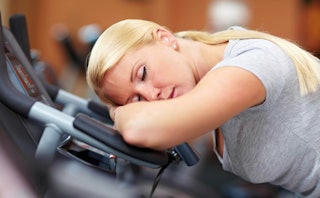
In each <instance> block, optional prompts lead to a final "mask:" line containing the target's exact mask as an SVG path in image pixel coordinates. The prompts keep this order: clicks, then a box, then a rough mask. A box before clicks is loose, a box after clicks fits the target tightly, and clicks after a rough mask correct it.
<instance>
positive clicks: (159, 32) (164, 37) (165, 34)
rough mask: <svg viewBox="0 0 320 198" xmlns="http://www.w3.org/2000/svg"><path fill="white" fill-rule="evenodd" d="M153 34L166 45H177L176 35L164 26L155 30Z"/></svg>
mask: <svg viewBox="0 0 320 198" xmlns="http://www.w3.org/2000/svg"><path fill="white" fill-rule="evenodd" d="M153 34H154V37H155V38H156V39H157V40H158V41H160V42H162V43H163V44H165V45H168V46H170V47H172V46H176V45H177V41H176V38H175V36H174V35H173V34H172V33H171V32H170V31H169V30H167V29H165V28H162V27H159V28H156V29H155V30H154V31H153Z"/></svg>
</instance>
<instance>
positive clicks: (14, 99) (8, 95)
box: [0, 16, 36, 117]
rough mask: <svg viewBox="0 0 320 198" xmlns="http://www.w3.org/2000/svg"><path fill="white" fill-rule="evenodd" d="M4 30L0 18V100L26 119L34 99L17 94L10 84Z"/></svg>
mask: <svg viewBox="0 0 320 198" xmlns="http://www.w3.org/2000/svg"><path fill="white" fill-rule="evenodd" d="M3 31H4V28H3V26H2V22H1V16H0V93H1V94H0V100H1V102H3V103H4V104H6V105H7V106H8V107H9V108H11V109H12V110H14V111H16V112H18V113H20V114H21V115H22V116H25V117H28V113H29V110H30V108H31V107H32V105H33V104H34V103H35V102H36V99H34V98H31V97H28V96H26V95H24V94H22V93H21V92H19V91H18V90H17V89H16V88H15V87H14V86H13V84H12V83H11V81H10V79H9V75H8V71H7V64H6V57H5V48H4V41H5V38H4V33H3Z"/></svg>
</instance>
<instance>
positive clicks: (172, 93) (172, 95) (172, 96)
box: [169, 88, 175, 99]
mask: <svg viewBox="0 0 320 198" xmlns="http://www.w3.org/2000/svg"><path fill="white" fill-rule="evenodd" d="M174 97H175V88H173V89H172V92H171V94H170V96H169V99H172V98H174Z"/></svg>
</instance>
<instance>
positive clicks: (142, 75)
mask: <svg viewBox="0 0 320 198" xmlns="http://www.w3.org/2000/svg"><path fill="white" fill-rule="evenodd" d="M146 76H147V68H146V66H142V67H140V68H139V71H138V74H137V77H138V79H140V80H141V81H144V80H145V78H146Z"/></svg>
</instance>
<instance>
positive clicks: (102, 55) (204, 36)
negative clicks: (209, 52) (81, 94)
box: [87, 19, 320, 102]
mask: <svg viewBox="0 0 320 198" xmlns="http://www.w3.org/2000/svg"><path fill="white" fill-rule="evenodd" d="M157 27H161V26H160V25H158V24H156V23H153V22H150V21H145V20H138V19H127V20H123V21H120V22H118V23H116V24H114V25H112V26H110V27H109V28H108V29H107V30H106V31H105V32H104V33H103V34H102V35H101V36H100V37H99V39H98V40H97V42H96V44H95V46H94V47H93V49H92V51H91V57H90V59H89V64H88V70H87V81H88V84H89V86H90V87H91V88H92V89H93V90H94V91H95V92H96V93H97V95H98V96H99V97H100V98H101V99H102V100H103V101H105V102H110V101H109V100H108V99H107V98H106V97H105V96H104V95H103V93H102V91H101V89H102V86H103V85H102V81H103V77H104V74H105V72H106V71H107V70H108V69H109V68H111V67H113V66H114V65H115V64H116V63H117V62H118V61H119V60H120V59H121V58H122V57H123V56H124V55H125V54H126V53H127V52H128V51H130V50H133V49H136V48H137V47H140V46H143V45H146V44H150V43H152V42H153V41H154V38H153V33H152V32H153V30H154V29H155V28H157ZM175 36H176V37H179V38H185V39H191V40H194V41H199V42H202V43H206V44H219V43H224V42H226V41H228V40H230V39H252V38H256V39H266V40H269V41H272V42H274V43H275V44H277V45H278V46H279V47H280V48H282V49H283V50H284V51H285V52H286V53H287V54H288V55H289V56H290V57H291V59H292V60H293V62H294V64H295V67H296V70H297V75H298V78H299V83H300V84H299V86H300V93H301V95H305V94H308V93H312V92H315V91H316V90H317V89H318V87H319V84H320V68H319V62H318V61H319V59H318V58H316V57H315V56H313V55H312V54H311V53H309V52H307V51H305V50H303V49H301V48H300V47H299V46H297V45H295V44H294V43H292V42H290V41H287V40H285V39H282V38H279V37H276V36H272V35H270V34H267V33H264V32H259V31H253V30H238V29H237V30H235V29H230V30H225V31H221V32H216V33H208V32H203V31H182V32H177V33H175Z"/></svg>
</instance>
